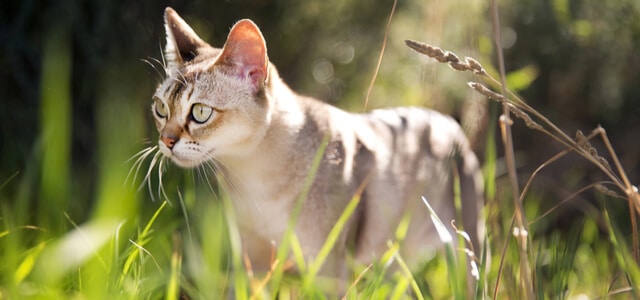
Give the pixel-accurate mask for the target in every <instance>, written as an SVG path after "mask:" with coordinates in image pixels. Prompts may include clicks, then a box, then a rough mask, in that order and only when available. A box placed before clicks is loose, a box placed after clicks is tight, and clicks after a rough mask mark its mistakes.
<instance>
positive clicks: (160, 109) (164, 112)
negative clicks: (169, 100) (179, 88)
mask: <svg viewBox="0 0 640 300" xmlns="http://www.w3.org/2000/svg"><path fill="white" fill-rule="evenodd" d="M153 101H154V107H155V110H156V114H157V115H158V117H160V118H166V117H167V116H168V115H169V109H168V108H167V105H166V104H164V102H162V100H160V99H159V98H154V100H153Z"/></svg>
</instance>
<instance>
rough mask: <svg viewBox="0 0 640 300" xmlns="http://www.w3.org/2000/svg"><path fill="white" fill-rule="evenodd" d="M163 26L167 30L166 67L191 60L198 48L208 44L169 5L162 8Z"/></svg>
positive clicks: (173, 66) (170, 67)
mask: <svg viewBox="0 0 640 300" xmlns="http://www.w3.org/2000/svg"><path fill="white" fill-rule="evenodd" d="M164 28H165V30H166V32H167V45H166V46H165V49H164V57H165V60H166V63H167V68H168V69H172V68H175V67H177V66H179V65H181V64H183V63H185V62H188V61H190V60H192V59H193V58H194V57H196V56H197V55H198V48H201V47H206V46H208V44H207V43H206V42H205V41H203V40H202V39H200V37H199V36H198V35H197V34H196V33H195V32H194V31H193V29H191V27H190V26H189V24H187V22H185V21H184V20H183V19H182V18H181V17H180V16H179V15H178V13H177V12H176V11H175V10H173V8H171V7H167V8H166V9H165V10H164Z"/></svg>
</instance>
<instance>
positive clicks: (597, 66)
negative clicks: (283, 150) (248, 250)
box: [0, 0, 640, 299]
mask: <svg viewBox="0 0 640 300" xmlns="http://www.w3.org/2000/svg"><path fill="white" fill-rule="evenodd" d="M639 3H640V2H638V1H634V0H621V1H608V2H607V1H598V0H580V1H566V0H553V1H537V0H526V1H501V4H500V5H501V10H500V13H501V16H502V17H503V23H504V26H503V28H502V33H503V40H502V41H501V44H502V46H503V47H504V50H505V60H506V66H507V73H508V74H507V82H508V86H509V87H510V88H511V89H512V90H515V91H517V92H518V93H521V94H522V95H523V97H522V98H526V99H527V101H528V102H527V103H525V104H527V105H529V106H531V107H536V108H537V110H538V111H540V112H541V115H542V116H543V117H544V118H548V119H549V120H552V121H553V122H552V124H554V126H557V127H558V128H562V129H564V130H566V131H568V132H573V131H575V130H576V129H582V130H585V129H589V128H595V127H596V124H602V125H603V127H604V128H606V129H607V133H608V135H607V136H608V137H609V138H610V139H611V143H612V147H611V148H613V149H618V150H619V153H618V154H619V155H620V164H621V165H622V166H623V167H624V169H625V170H626V172H627V173H626V175H627V176H628V178H629V179H630V180H631V181H634V180H635V182H637V178H638V176H639V174H638V172H639V171H640V167H639V166H640V161H639V160H638V156H637V153H640V148H639V147H640V146H639V145H640V144H639V143H637V132H638V131H640V119H639V118H637V116H638V115H639V114H640V105H638V103H639V102H638V101H640V87H639V86H638V85H637V82H639V78H640V72H639V70H640V53H639V52H638V51H637V49H639V48H640V45H639V44H638V43H640V4H639ZM167 5H171V6H173V7H174V8H176V9H177V11H179V12H180V13H181V14H182V15H183V16H184V17H185V18H186V19H187V20H188V21H189V22H190V23H191V24H193V25H194V27H195V29H196V31H197V32H198V33H199V34H200V35H201V36H202V37H203V38H205V40H208V41H211V42H212V44H214V45H221V44H222V42H223V41H224V38H225V36H226V34H227V29H228V28H229V27H230V26H231V24H233V22H234V21H236V20H237V19H240V18H243V17H250V18H252V19H254V20H255V21H256V22H257V23H258V24H259V25H260V26H261V28H262V29H263V33H264V35H265V36H266V39H267V43H268V47H269V56H270V59H271V60H272V61H273V62H275V64H276V65H277V66H278V67H279V70H280V73H281V75H282V76H283V77H284V78H285V80H286V81H287V82H289V83H290V84H291V85H292V86H293V87H294V89H296V90H299V91H301V92H302V93H305V94H311V95H314V96H317V97H319V98H322V99H325V100H327V101H329V102H330V103H333V104H336V105H338V106H341V107H345V108H349V109H351V110H355V111H359V110H363V106H364V105H363V103H364V98H365V94H366V90H367V85H368V84H369V82H370V80H371V77H372V76H373V70H374V66H375V63H376V60H377V58H378V55H379V51H380V46H381V44H382V40H383V34H384V28H385V24H386V21H387V20H388V17H389V12H390V11H391V5H392V2H391V1H386V2H381V3H377V4H376V5H371V2H370V1H365V0H351V1H338V0H334V1H305V2H300V1H290V0H278V1H257V0H247V1H192V2H189V3H184V2H176V1H168V2H166V1H160V2H155V1H153V2H132V1H82V0H80V1H62V2H60V1H58V2H56V3H52V2H46V3H45V2H36V1H29V0H27V1H3V2H2V3H0V20H2V21H0V43H1V45H2V47H0V51H1V52H0V76H1V78H2V80H1V81H0V99H2V100H0V140H1V141H2V142H1V143H0V154H2V155H0V166H2V167H0V224H1V225H0V260H1V261H2V264H0V299H6V298H8V299H17V298H19V299H23V298H46V299H57V298H60V299H68V298H86V299H100V298H107V299H112V298H130V299H139V298H154V299H155V298H168V299H175V298H178V297H179V296H180V295H188V296H190V297H192V298H204V299H215V298H218V297H219V296H220V295H224V294H226V295H233V296H234V297H236V298H241V299H242V298H270V297H273V296H274V293H275V291H277V292H278V295H279V296H280V297H281V298H289V297H295V296H296V295H304V296H307V297H309V298H321V297H323V296H324V295H323V294H322V293H321V291H322V290H323V289H322V287H323V285H324V284H331V282H330V281H328V280H326V279H324V278H317V277H316V275H317V274H315V271H314V270H315V269H317V267H318V264H320V263H321V260H322V258H321V257H320V258H319V259H318V260H317V261H316V262H305V261H304V259H301V258H300V257H301V255H300V254H299V253H296V252H297V250H296V237H295V236H294V235H292V236H290V246H291V247H290V249H287V251H291V252H292V253H293V254H294V256H296V255H297V257H298V260H297V262H296V263H297V264H298V265H299V266H301V265H305V264H308V265H306V268H307V269H308V270H309V272H308V273H303V274H302V276H301V278H292V277H288V276H284V275H282V274H279V273H278V272H275V271H274V272H273V273H268V274H253V272H252V271H251V270H250V268H245V263H244V262H243V260H242V259H243V258H242V255H241V253H240V251H239V245H238V241H237V234H236V233H235V231H234V228H233V226H232V225H230V224H233V222H232V221H233V220H232V218H233V217H234V214H233V212H232V211H231V208H230V207H231V206H230V205H229V202H228V199H226V198H225V197H224V195H223V194H219V189H218V187H217V186H211V185H210V183H209V182H208V181H206V178H205V177H206V176H203V174H200V173H197V172H190V171H183V170H179V169H178V168H175V167H171V166H169V167H168V170H167V172H166V173H165V176H166V178H163V182H164V189H165V190H166V191H167V195H166V196H164V195H162V194H160V193H158V192H156V191H155V188H153V190H151V191H147V190H146V188H143V189H140V190H137V187H138V184H140V182H139V180H138V181H134V182H133V183H132V182H131V181H128V182H125V179H126V178H127V174H128V172H129V168H130V167H131V164H130V163H126V162H127V160H128V159H129V158H130V157H131V156H132V155H133V154H134V153H136V152H137V151H138V150H139V149H141V148H143V144H144V143H149V142H150V143H155V139H156V133H155V130H154V129H153V128H152V126H150V125H151V122H150V120H151V119H150V118H149V116H148V104H149V103H150V100H149V96H150V95H151V94H152V91H153V88H154V84H156V83H157V81H158V80H159V79H158V78H157V74H156V71H155V70H154V68H152V67H150V66H148V65H147V64H146V63H144V62H142V61H141V59H142V60H148V61H153V59H152V58H158V59H159V58H160V48H161V47H162V45H163V43H164V29H163V28H162V18H161V14H162V11H163V8H164V7H165V6H167ZM488 11H489V4H488V3H486V2H483V1H478V0H474V1H463V0H455V1H446V2H443V1H433V0H432V1H417V0H412V1H410V0H407V1H399V3H398V7H397V10H396V13H395V15H394V16H393V20H392V22H391V27H390V34H389V36H388V44H387V49H386V51H385V54H384V59H383V61H382V65H381V67H380V72H379V74H378V76H377V81H376V83H375V85H374V86H373V89H372V97H371V101H370V102H369V104H368V106H367V109H370V108H375V107H379V106H387V105H424V106H429V107H433V108H436V109H438V110H441V111H444V112H447V113H451V114H453V115H455V116H457V117H459V118H461V119H462V122H463V124H466V125H465V129H467V130H468V131H469V133H470V136H471V137H472V138H474V141H475V143H476V144H477V145H479V144H485V143H486V148H484V147H481V146H477V147H476V148H477V150H478V152H480V153H482V154H484V156H485V160H484V170H485V178H486V179H487V180H486V181H487V183H486V184H487V186H486V190H487V199H488V205H487V216H488V220H489V234H488V236H487V241H488V242H487V245H488V247H489V248H490V249H491V250H492V251H491V254H490V257H488V258H489V259H488V260H482V255H480V259H481V261H482V262H484V263H481V267H483V268H486V270H487V272H486V277H484V278H481V281H480V285H481V287H482V288H481V289H480V291H481V295H483V296H487V297H489V296H495V297H497V298H512V299H515V298H520V296H521V295H522V294H521V293H522V291H521V290H520V289H519V288H518V286H521V282H522V273H521V272H523V271H527V272H530V273H531V275H532V278H533V282H531V283H530V285H531V286H530V288H532V289H533V290H534V292H535V296H536V297H538V298H571V297H580V296H588V297H607V296H613V295H622V296H623V297H626V296H629V297H631V296H635V297H638V296H639V295H638V294H639V293H638V292H637V290H636V288H635V287H637V285H638V281H639V280H640V278H639V275H638V274H640V272H639V271H638V265H637V263H636V262H635V259H634V256H636V255H637V253H634V251H636V250H637V248H636V247H637V246H638V244H637V240H634V236H635V237H637V233H634V232H635V230H636V224H635V223H634V222H633V219H632V218H630V215H632V214H633V206H632V205H628V204H627V202H625V201H621V200H620V199H618V196H617V195H618V194H620V191H619V190H616V192H615V193H612V192H611V191H610V190H609V189H606V188H605V186H606V187H608V188H611V186H610V185H607V184H608V183H605V184H604V185H598V186H595V189H596V192H593V193H592V192H591V191H593V190H594V189H593V188H592V187H593V184H594V183H600V182H602V181H603V180H604V178H606V177H605V176H606V174H604V175H603V173H602V172H601V170H599V169H598V168H597V167H594V164H592V163H587V161H585V160H581V159H580V158H579V156H578V155H572V154H568V153H567V155H564V156H562V157H558V158H555V155H556V154H558V153H561V152H563V151H565V149H566V147H567V146H566V145H562V144H559V143H557V142H555V141H554V140H553V139H550V138H546V136H541V135H540V133H538V132H537V131H535V130H529V129H527V128H526V127H525V126H526V125H527V124H526V122H516V123H515V124H514V127H513V132H514V143H513V144H514V146H515V150H516V162H517V164H518V165H517V166H518V174H519V175H520V178H522V179H527V178H534V180H532V181H531V182H530V184H528V185H527V192H525V191H523V193H522V195H524V197H522V199H521V200H522V201H523V210H524V214H525V215H526V219H528V220H530V221H531V222H529V224H527V225H528V226H529V228H528V234H529V236H528V239H527V242H528V243H529V245H528V248H527V250H528V252H527V257H525V259H526V261H527V262H529V263H530V269H529V270H523V268H522V265H521V262H522V257H521V254H522V253H521V252H519V248H518V245H517V244H516V241H515V240H514V238H513V231H512V225H511V224H512V212H513V211H514V210H515V209H516V208H515V207H514V201H513V199H512V196H511V193H510V192H509V191H508V190H507V189H506V188H505V186H508V181H507V180H506V178H505V175H504V174H505V173H506V168H505V167H504V162H503V157H504V154H502V148H501V147H499V146H496V145H495V143H496V141H499V138H497V136H496V135H495V132H496V131H497V129H496V128H495V126H496V125H495V124H496V123H497V121H496V120H497V119H498V116H497V106H496V105H495V104H488V105H487V104H486V102H483V101H482V99H480V98H481V97H479V96H478V95H477V94H475V91H473V90H471V89H467V88H466V87H465V82H467V81H469V80H472V78H475V77H474V76H475V75H473V74H470V72H467V73H460V72H452V71H451V70H448V69H447V68H445V67H444V66H441V65H438V64H435V63H434V60H431V59H426V58H423V57H422V56H420V55H416V54H414V53H412V52H411V51H410V50H408V49H407V48H406V47H405V46H404V44H403V41H404V40H405V39H415V40H421V41H428V42H429V43H431V44H436V45H440V46H442V47H445V48H448V49H456V52H457V53H461V54H464V55H465V56H473V57H476V58H478V61H480V62H482V66H484V67H485V69H486V72H487V73H488V74H490V75H491V76H494V77H496V78H497V77H498V73H499V71H498V70H494V69H493V68H491V67H490V66H491V65H492V64H491V61H493V59H492V57H495V53H494V48H495V47H493V46H492V45H493V44H492V42H491V38H492V37H491V30H490V21H489V19H490V18H489V13H488ZM318 24H320V25H318ZM488 85H489V86H488V87H491V88H494V90H499V86H498V85H493V84H491V83H488ZM476 87H478V86H476ZM487 90H488V88H487ZM486 96H489V97H494V98H500V96H498V95H493V94H488V95H486ZM512 96H513V97H512ZM509 97H510V98H511V99H512V100H513V99H514V97H515V98H517V99H520V97H519V96H516V95H510V96H509ZM505 101H506V100H505ZM486 107H489V108H488V109H486ZM487 111H488V113H487ZM525 112H527V113H530V112H529V111H526V110H525ZM469 120H472V121H469ZM473 120H475V121H473ZM488 120H490V121H488ZM538 121H539V120H538ZM529 125H531V124H529ZM484 128H488V129H484ZM588 137H589V136H587V138H588ZM571 140H572V141H578V142H580V143H582V144H581V145H580V146H579V147H582V148H581V149H582V150H580V151H586V152H589V151H591V149H592V148H588V147H586V145H587V144H585V143H584V140H582V139H581V138H576V139H571ZM588 142H590V143H593V149H594V150H595V149H596V148H597V149H600V151H601V152H602V149H605V150H608V149H611V148H609V147H608V145H607V144H606V143H604V142H603V143H600V142H598V141H595V140H588ZM589 145H590V146H591V144H589ZM550 157H551V159H549V158H550ZM607 159H610V158H609V157H607ZM596 160H597V159H596ZM541 166H544V168H540V167H541ZM539 168H540V169H539ZM605 173H606V172H605ZM533 174H535V176H533ZM205 175H207V176H208V177H213V174H205ZM614 177H620V176H614ZM151 181H152V183H153V184H156V183H157V181H158V178H157V175H156V174H152V178H151ZM613 181H615V180H613ZM618 183H619V182H618ZM623 185H624V184H623ZM584 187H587V188H586V189H583V188H584ZM212 198H214V199H215V200H214V201H212ZM152 199H155V201H152ZM353 201H354V202H353V203H357V201H358V199H357V197H355V198H354V200H353ZM630 209H631V211H630ZM347 213H348V212H347ZM229 219H231V220H229ZM228 221H229V222H228ZM336 230H339V224H338V225H337V227H336ZM396 242H397V241H396ZM396 242H394V241H392V242H390V244H389V251H388V252H387V253H386V254H385V255H384V256H383V257H382V258H381V260H380V261H379V262H378V263H375V264H372V265H371V266H363V267H359V268H357V269H355V270H354V274H353V277H354V278H352V280H351V282H350V286H349V287H348V289H347V296H348V297H349V298H366V299H368V298H385V299H386V298H391V299H402V298H410V297H419V296H420V295H422V296H424V297H425V298H435V299H442V298H452V297H454V296H457V297H458V298H459V297H460V295H461V291H460V290H459V289H456V288H447V287H449V286H453V285H450V284H451V282H452V281H454V279H453V278H460V277H461V276H460V273H459V272H458V271H452V270H454V269H456V267H455V266H456V264H458V263H456V261H455V259H453V258H451V255H442V254H438V255H436V256H435V258H434V259H432V260H431V261H429V262H426V264H425V265H424V267H423V269H422V271H421V272H419V273H417V274H409V273H407V272H406V271H405V270H403V269H402V268H400V271H397V272H395V271H393V270H391V269H389V268H388V262H389V261H391V260H393V261H395V263H398V264H400V266H401V264H402V258H401V257H399V256H397V254H396V253H395V252H394V250H395V249H396V248H397V246H398V244H397V243H396ZM330 244H331V240H330V239H329V240H328V241H327V247H330ZM503 249H504V250H503ZM476 251H477V253H476V254H483V253H486V252H485V251H480V249H476ZM298 252H299V251H298ZM453 252H454V253H456V255H455V256H456V257H461V256H463V255H462V253H459V252H458V251H453ZM501 260H502V261H503V264H502V265H503V266H502V267H501V268H500V267H499V265H500V261H501ZM282 261H283V260H282V259H280V260H278V263H279V265H278V264H276V265H275V266H276V268H274V270H278V268H280V267H282V263H283V262H282ZM458 261H459V260H458ZM458 265H459V264H458ZM452 272H458V273H452ZM281 275H282V276H281ZM462 277H464V276H462ZM460 280H464V278H463V279H460ZM458 286H462V284H459V285H458ZM495 287H498V288H497V290H494V288H495ZM418 290H419V292H418Z"/></svg>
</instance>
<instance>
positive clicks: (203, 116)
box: [191, 103, 213, 124]
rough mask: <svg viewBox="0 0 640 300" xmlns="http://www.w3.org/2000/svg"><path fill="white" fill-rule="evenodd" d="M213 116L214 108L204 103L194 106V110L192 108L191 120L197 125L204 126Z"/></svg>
mask: <svg viewBox="0 0 640 300" xmlns="http://www.w3.org/2000/svg"><path fill="white" fill-rule="evenodd" d="M212 114H213V108H211V107H210V106H206V105H204V104H202V103H196V104H194V105H193V108H191V118H192V119H193V120H194V121H196V122H197V123H201V124H202V123H204V122H206V121H207V120H209V118H211V115H212Z"/></svg>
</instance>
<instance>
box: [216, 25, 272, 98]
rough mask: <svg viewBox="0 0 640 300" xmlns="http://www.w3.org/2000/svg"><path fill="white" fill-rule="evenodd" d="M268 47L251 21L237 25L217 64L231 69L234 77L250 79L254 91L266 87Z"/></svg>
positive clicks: (230, 34) (232, 29)
mask: <svg viewBox="0 0 640 300" xmlns="http://www.w3.org/2000/svg"><path fill="white" fill-rule="evenodd" d="M268 63H269V59H268V58H267V46H266V43H265V41H264V38H263V37H262V33H261V32H260V29H259V28H258V26H256V24H255V23H253V21H251V20H249V19H244V20H241V21H239V22H238V23H236V24H235V25H234V26H233V28H231V32H229V36H228V37H227V41H226V42H225V44H224V48H223V49H222V53H221V54H220V56H219V57H218V60H217V61H216V64H223V65H226V66H227V67H229V68H230V70H231V72H232V73H234V75H238V76H240V77H242V78H247V79H250V80H251V82H252V84H253V87H254V91H257V90H258V89H260V88H261V87H262V86H263V85H264V81H265V80H266V79H267V66H268Z"/></svg>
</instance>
